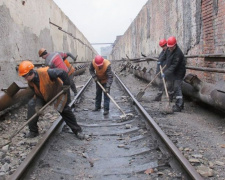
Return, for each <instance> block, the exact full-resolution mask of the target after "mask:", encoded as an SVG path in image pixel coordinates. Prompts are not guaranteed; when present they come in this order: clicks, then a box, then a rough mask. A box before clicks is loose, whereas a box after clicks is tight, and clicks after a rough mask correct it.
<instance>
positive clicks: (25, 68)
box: [18, 61, 34, 76]
mask: <svg viewBox="0 0 225 180" xmlns="http://www.w3.org/2000/svg"><path fill="white" fill-rule="evenodd" d="M31 69H34V65H33V63H32V62H30V61H23V62H21V63H20V65H19V68H18V73H19V76H24V75H26V74H27V73H29V72H30V70H31Z"/></svg>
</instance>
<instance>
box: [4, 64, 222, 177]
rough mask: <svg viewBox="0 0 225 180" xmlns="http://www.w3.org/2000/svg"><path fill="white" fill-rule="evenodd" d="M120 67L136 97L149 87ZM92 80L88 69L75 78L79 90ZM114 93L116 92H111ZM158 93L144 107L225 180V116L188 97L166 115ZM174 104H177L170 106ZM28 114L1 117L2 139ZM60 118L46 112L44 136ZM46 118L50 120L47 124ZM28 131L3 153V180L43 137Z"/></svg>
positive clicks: (194, 160) (188, 153) (204, 169)
mask: <svg viewBox="0 0 225 180" xmlns="http://www.w3.org/2000/svg"><path fill="white" fill-rule="evenodd" d="M120 67H121V66H120V65H118V67H116V66H115V65H114V66H113V70H114V71H116V73H117V74H118V75H119V77H120V78H121V79H122V81H123V82H124V84H125V85H126V86H127V87H128V89H129V90H130V91H131V92H132V93H133V94H134V95H136V94H137V93H138V92H139V91H140V89H143V88H144V87H145V86H146V85H147V82H145V81H143V80H140V79H138V78H137V77H135V76H134V75H133V74H130V73H128V72H126V71H123V72H119V71H120ZM89 78H90V75H89V72H88V69H87V70H86V72H85V74H83V75H81V76H76V77H75V81H76V85H77V86H78V87H79V88H78V90H79V89H80V87H81V86H82V85H84V84H85V82H86V81H87V80H88V79H89ZM114 83H115V82H114ZM111 91H114V90H113V89H111ZM93 93H95V90H93ZM156 94H157V87H153V86H150V87H149V88H148V89H147V91H146V93H145V94H144V96H143V98H142V100H141V101H140V102H141V104H142V106H143V107H144V108H145V109H146V110H147V112H148V113H149V114H150V115H151V117H152V118H153V119H154V120H155V121H156V122H157V124H158V125H159V126H160V127H161V128H162V130H163V131H165V133H166V134H167V136H169V138H170V139H171V140H172V141H173V142H174V143H175V145H176V146H177V147H178V148H179V149H180V150H181V151H182V153H183V154H184V156H185V157H186V158H187V159H188V160H189V161H190V162H191V164H193V165H194V166H195V168H196V169H197V170H198V172H199V173H200V174H202V175H203V176H204V177H205V179H221V180H223V179H224V180H225V118H224V115H225V114H224V113H222V112H220V111H218V110H215V109H213V108H212V107H209V106H206V105H203V104H201V103H199V102H197V101H196V100H192V99H190V98H189V97H185V107H184V110H183V111H182V112H179V113H174V114H167V115H165V114H163V113H162V111H163V108H164V107H165V105H166V104H167V100H166V97H165V95H164V96H163V99H162V101H161V102H155V101H153V99H154V96H155V95H156ZM111 103H112V102H111ZM173 104H174V102H173V103H171V106H172V105H173ZM26 111H27V107H26V105H24V106H22V108H17V109H15V110H10V111H9V112H8V113H6V115H4V116H1V117H0V136H1V140H2V139H4V137H5V139H6V137H7V136H8V135H9V134H12V133H13V132H14V131H15V129H17V128H18V126H19V125H21V124H22V123H24V122H26ZM58 116H59V115H58V113H57V112H55V111H54V110H53V109H52V108H48V109H47V110H46V111H45V114H44V115H43V116H42V117H41V118H40V121H39V123H40V127H41V131H40V134H41V135H42V134H44V132H45V131H46V129H48V128H49V127H50V125H51V123H52V122H54V120H55V119H57V118H58ZM46 118H47V119H50V120H51V121H46ZM27 130H28V129H27V128H25V129H24V130H22V131H21V133H20V134H19V135H18V136H17V137H16V138H15V140H14V142H13V144H12V145H10V146H5V147H3V148H2V149H1V150H0V157H1V162H0V177H2V178H4V177H6V175H9V174H12V173H13V172H14V171H15V169H16V167H17V166H18V165H19V164H20V163H21V161H23V159H24V158H25V156H26V155H27V154H28V153H29V151H30V149H32V146H34V145H35V144H36V143H37V141H38V138H41V136H40V137H38V138H34V139H32V140H26V139H24V138H23V134H24V133H26V132H27Z"/></svg>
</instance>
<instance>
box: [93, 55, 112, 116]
mask: <svg viewBox="0 0 225 180" xmlns="http://www.w3.org/2000/svg"><path fill="white" fill-rule="evenodd" d="M89 71H90V74H91V76H92V78H93V79H94V80H95V82H97V81H99V82H100V83H101V84H102V86H103V87H104V88H105V90H106V92H107V93H110V87H111V85H112V82H113V73H112V70H111V63H110V61H109V60H107V59H104V58H103V57H102V56H100V55H97V56H95V58H94V59H93V61H92V63H91V65H90V68H89ZM101 101H102V89H101V87H100V86H99V85H98V83H96V97H95V108H94V110H93V111H99V110H100V109H101ZM109 104H110V99H109V97H108V96H107V95H106V94H105V93H104V113H103V114H104V115H107V114H109Z"/></svg>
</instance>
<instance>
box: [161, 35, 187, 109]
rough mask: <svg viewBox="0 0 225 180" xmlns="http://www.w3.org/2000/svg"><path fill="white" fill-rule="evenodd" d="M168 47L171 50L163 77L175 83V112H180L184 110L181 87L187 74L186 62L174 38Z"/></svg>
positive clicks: (171, 38)
mask: <svg viewBox="0 0 225 180" xmlns="http://www.w3.org/2000/svg"><path fill="white" fill-rule="evenodd" d="M167 47H168V49H169V55H168V57H167V59H166V61H167V62H166V63H167V69H166V70H165V71H164V74H163V76H164V77H166V78H170V79H172V81H173V89H174V96H175V98H176V102H175V105H174V106H173V111H174V112H180V111H181V110H182V109H183V108H184V100H183V94H182V89H181V86H182V82H183V78H184V76H185V73H186V62H185V58H184V54H183V52H182V51H181V49H180V47H179V46H178V45H177V40H176V38H175V37H174V36H171V37H169V38H168V39H167Z"/></svg>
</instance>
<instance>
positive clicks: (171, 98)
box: [169, 94, 173, 102]
mask: <svg viewBox="0 0 225 180" xmlns="http://www.w3.org/2000/svg"><path fill="white" fill-rule="evenodd" d="M169 100H170V102H173V94H169Z"/></svg>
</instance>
